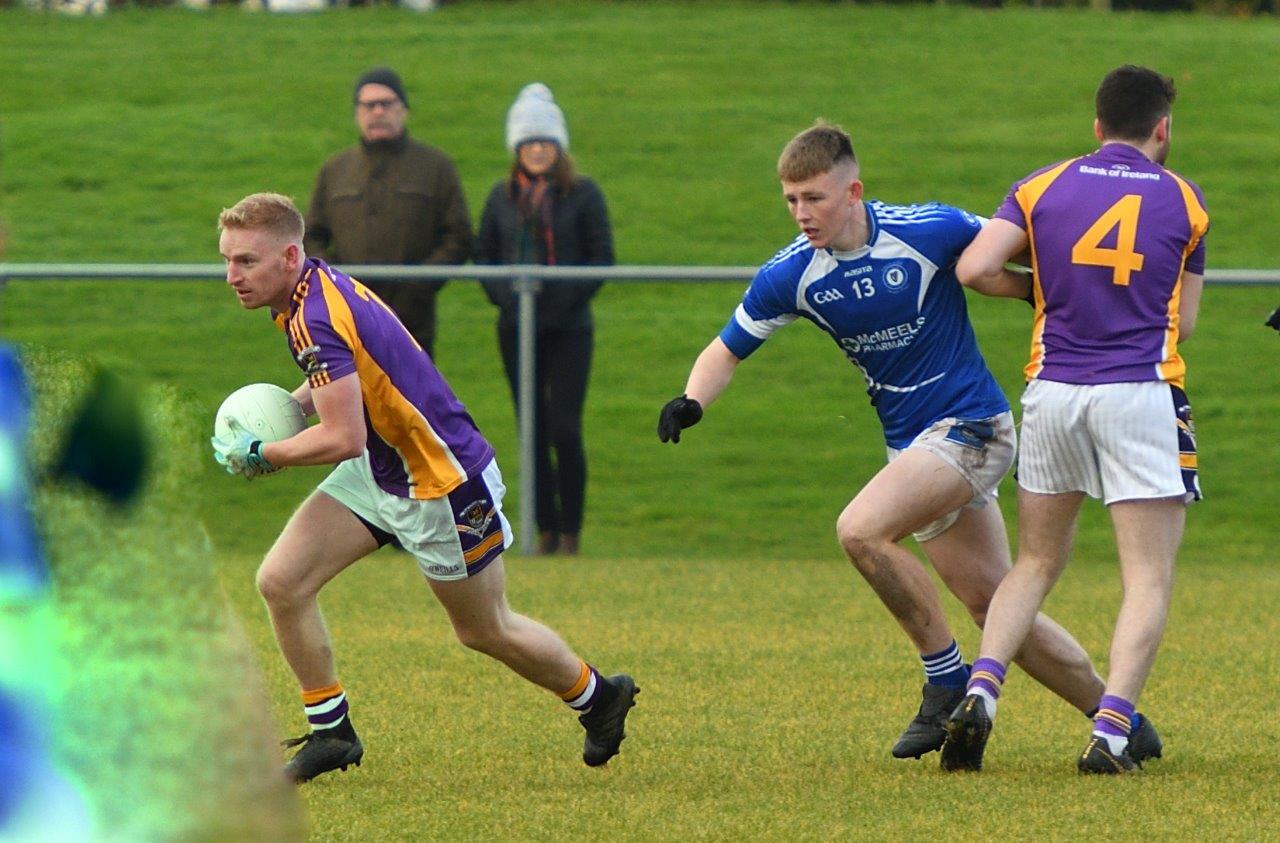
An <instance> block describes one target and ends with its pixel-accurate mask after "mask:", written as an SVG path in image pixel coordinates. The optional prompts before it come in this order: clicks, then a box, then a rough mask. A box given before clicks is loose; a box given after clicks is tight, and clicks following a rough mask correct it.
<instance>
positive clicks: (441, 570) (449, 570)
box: [427, 565, 461, 576]
mask: <svg viewBox="0 0 1280 843" xmlns="http://www.w3.org/2000/svg"><path fill="white" fill-rule="evenodd" d="M459 570H461V569H460V567H459V566H457V565H428V566H427V573H428V574H439V575H441V576H449V575H452V574H456V573H458V571H459Z"/></svg>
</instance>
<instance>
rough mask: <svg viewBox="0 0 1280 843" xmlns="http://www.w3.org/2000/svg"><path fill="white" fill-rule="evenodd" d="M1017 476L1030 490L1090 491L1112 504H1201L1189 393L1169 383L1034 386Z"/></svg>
mask: <svg viewBox="0 0 1280 843" xmlns="http://www.w3.org/2000/svg"><path fill="white" fill-rule="evenodd" d="M1017 478H1018V485H1019V486H1021V487H1022V488H1024V489H1026V490H1027V491H1028V492H1037V493H1040V494H1045V495H1052V494H1060V493H1063V492H1084V493H1085V494H1087V495H1089V496H1090V497H1093V498H1101V499H1102V501H1103V503H1106V504H1112V503H1115V502H1116V501H1126V500H1154V499H1158V498H1181V499H1183V500H1184V501H1186V502H1188V503H1190V502H1191V501H1193V500H1199V499H1200V484H1199V479H1198V477H1197V474H1196V451H1195V428H1194V426H1193V424H1192V420H1191V405H1190V403H1189V402H1188V401H1187V399H1186V394H1185V393H1184V392H1183V391H1182V390H1181V389H1179V388H1178V387H1176V386H1172V385H1170V384H1167V383H1164V382H1162V381H1146V382H1141V383H1106V384H1093V385H1080V384H1070V383H1058V382H1056V381H1046V380H1033V381H1032V382H1031V383H1030V384H1028V385H1027V389H1026V392H1024V393H1023V395H1022V450H1021V451H1020V452H1019V454H1018V471H1017Z"/></svg>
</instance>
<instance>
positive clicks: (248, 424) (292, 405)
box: [213, 383, 307, 442]
mask: <svg viewBox="0 0 1280 843" xmlns="http://www.w3.org/2000/svg"><path fill="white" fill-rule="evenodd" d="M232 421H235V423H236V424H238V425H239V426H240V427H242V428H244V429H245V430H247V431H249V433H251V434H253V436H254V437H255V438H257V439H261V440H262V441H263V442H278V441H280V440H281V439H288V438H289V437H290V436H294V435H296V434H298V433H301V432H302V431H303V430H304V429H306V426H307V417H306V416H305V415H304V414H303V412H302V405H301V404H299V403H298V402H297V401H295V400H294V398H293V396H292V395H291V394H289V392H288V390H285V389H281V388H280V387H278V386H276V385H275V384H273V383H251V384H249V385H248V386H242V387H240V388H239V389H237V390H236V391H235V392H233V393H231V394H230V395H228V396H227V400H226V401H223V402H222V406H221V407H219V408H218V414H217V415H216V416H214V419H213V435H214V436H216V437H218V438H219V439H221V438H223V437H225V436H226V435H228V434H229V433H230V432H231V422H232Z"/></svg>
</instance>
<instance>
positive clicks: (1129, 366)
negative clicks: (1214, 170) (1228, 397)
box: [995, 143, 1209, 386]
mask: <svg viewBox="0 0 1280 843" xmlns="http://www.w3.org/2000/svg"><path fill="white" fill-rule="evenodd" d="M995 217H996V218H998V219H1002V220H1007V221H1008V222H1011V223H1013V224H1014V225H1017V226H1018V227H1019V228H1022V229H1024V230H1025V231H1026V232H1027V237H1028V239H1029V240H1030V241H1031V266H1032V269H1033V270H1034V272H1035V299H1036V315H1035V324H1034V327H1033V328H1032V332H1031V362H1030V363H1028V364H1027V367H1026V370H1025V373H1026V377H1027V380H1031V379H1033V378H1041V379H1043V380H1051V381H1060V382H1062V383H1073V384H1097V383H1123V382H1130V381H1167V382H1169V383H1172V384H1175V385H1178V386H1182V384H1183V376H1184V374H1185V373H1186V366H1185V364H1184V363H1183V361H1182V357H1181V356H1179V354H1178V305H1179V303H1180V301H1181V293H1182V273H1183V271H1186V272H1190V273H1194V274H1202V273H1203V272H1204V235H1205V233H1206V232H1207V231H1208V230H1209V215H1208V213H1207V212H1206V211H1205V208H1204V196H1203V195H1202V194H1201V192H1200V188H1198V187H1197V186H1196V185H1195V184H1193V183H1192V182H1190V181H1188V180H1186V179H1184V178H1182V177H1181V176H1179V175H1177V174H1176V173H1174V172H1172V171H1170V170H1167V169H1165V168H1164V167H1162V166H1160V165H1159V164H1156V163H1155V162H1153V161H1151V160H1150V159H1149V158H1147V157H1146V156H1145V155H1143V154H1142V152H1141V151H1139V150H1138V149H1136V148H1134V147H1132V146H1129V145H1127V144H1123V143H1109V144H1105V145H1104V146H1103V147H1102V148H1101V149H1099V150H1098V151H1097V152H1095V153H1093V154H1092V155H1086V156H1084V157H1082V158H1075V159H1072V160H1070V161H1064V162H1062V163H1060V164H1055V165H1053V166H1051V167H1047V168H1045V169H1043V170H1039V171H1037V172H1035V173H1032V174H1031V175H1030V176H1028V177H1027V178H1025V179H1023V180H1021V181H1019V182H1017V183H1016V184H1014V186H1013V188H1012V189H1011V190H1010V191H1009V195H1008V197H1006V198H1005V201H1004V204H1002V205H1001V206H1000V209H999V210H997V211H996V213H995Z"/></svg>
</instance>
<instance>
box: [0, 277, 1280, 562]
mask: <svg viewBox="0 0 1280 843" xmlns="http://www.w3.org/2000/svg"><path fill="white" fill-rule="evenodd" d="M340 269H342V271H343V272H346V273H347V274H349V275H351V276H352V277H353V278H357V279H361V280H365V281H397V282H406V283H407V282H413V281H420V280H432V279H434V280H439V279H450V280H453V279H474V280H478V281H482V280H507V279H509V280H512V281H513V282H514V286H515V291H516V294H517V295H518V296H519V326H518V329H517V336H518V338H519V339H518V345H519V360H520V364H519V370H520V371H519V385H518V389H519V394H520V402H519V403H520V407H521V410H520V412H519V413H518V414H517V420H518V423H519V427H520V436H519V441H520V550H521V552H522V553H525V554H528V553H532V552H533V537H534V534H535V533H536V528H535V526H534V509H533V506H532V505H531V503H532V501H533V498H534V494H535V491H534V490H535V486H534V470H535V469H534V433H533V431H534V417H533V408H534V407H535V406H536V404H535V401H534V360H533V356H534V335H535V330H536V329H535V326H536V310H535V308H536V306H537V304H536V303H537V296H536V295H535V294H536V293H537V291H538V289H539V288H540V287H541V285H542V284H543V283H548V282H550V283H557V284H558V283H574V282H578V283H581V282H584V281H598V280H604V281H679V282H695V283H697V282H709V281H738V282H747V281H750V280H751V278H752V277H753V276H754V275H755V273H756V270H757V267H755V266H538V265H512V266H470V265H468V266H382V265H354V266H342V267H340ZM225 278H226V268H225V267H224V266H223V265H222V264H220V263H203V264H194V263H153V264H130V263H96V264H94V263H7V264H6V263H0V288H3V287H4V285H5V283H6V282H7V281H10V280H14V279H27V280H40V279H46V280H73V279H103V280H153V281H191V280H196V281H209V280H223V279H225ZM1205 281H1206V283H1209V284H1215V285H1218V284H1223V285H1280V270H1274V269H1218V270H1209V271H1208V272H1206V273H1205Z"/></svg>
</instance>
